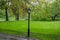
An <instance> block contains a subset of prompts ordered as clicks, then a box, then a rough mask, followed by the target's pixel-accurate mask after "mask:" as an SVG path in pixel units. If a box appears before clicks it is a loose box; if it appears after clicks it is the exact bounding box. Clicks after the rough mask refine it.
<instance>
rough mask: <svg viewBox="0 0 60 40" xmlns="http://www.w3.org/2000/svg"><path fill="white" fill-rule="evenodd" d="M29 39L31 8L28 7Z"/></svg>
mask: <svg viewBox="0 0 60 40" xmlns="http://www.w3.org/2000/svg"><path fill="white" fill-rule="evenodd" d="M27 11H28V40H30V39H29V38H30V11H31V10H30V8H28V10H27Z"/></svg>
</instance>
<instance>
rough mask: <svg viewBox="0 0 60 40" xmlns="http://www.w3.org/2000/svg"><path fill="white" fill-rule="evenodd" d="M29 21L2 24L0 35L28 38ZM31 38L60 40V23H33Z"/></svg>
mask: <svg viewBox="0 0 60 40" xmlns="http://www.w3.org/2000/svg"><path fill="white" fill-rule="evenodd" d="M27 26H28V25H27V21H13V22H12V21H9V22H0V33H4V34H12V35H20V36H25V37H27ZM30 26H31V28H30V30H31V38H38V39H41V40H60V21H51V22H49V21H31V25H30Z"/></svg>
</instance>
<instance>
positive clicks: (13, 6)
mask: <svg viewBox="0 0 60 40" xmlns="http://www.w3.org/2000/svg"><path fill="white" fill-rule="evenodd" d="M59 2H60V0H0V18H3V19H5V20H6V21H9V20H10V18H11V19H15V20H19V19H20V20H21V19H24V20H26V19H28V17H27V16H28V15H27V9H28V8H30V9H31V20H34V21H51V20H52V21H54V20H60V3H59Z"/></svg>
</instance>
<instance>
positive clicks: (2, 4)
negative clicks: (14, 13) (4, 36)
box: [0, 0, 9, 21]
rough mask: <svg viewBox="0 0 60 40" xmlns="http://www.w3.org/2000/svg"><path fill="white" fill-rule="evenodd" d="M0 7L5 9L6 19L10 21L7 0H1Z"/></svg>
mask: <svg viewBox="0 0 60 40" xmlns="http://www.w3.org/2000/svg"><path fill="white" fill-rule="evenodd" d="M0 9H5V14H6V21H8V20H9V19H8V12H7V10H8V5H7V0H0Z"/></svg>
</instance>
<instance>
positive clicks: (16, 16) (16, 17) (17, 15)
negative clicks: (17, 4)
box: [15, 13, 19, 21]
mask: <svg viewBox="0 0 60 40" xmlns="http://www.w3.org/2000/svg"><path fill="white" fill-rule="evenodd" d="M15 19H16V20H17V21H18V20H19V13H18V14H16V15H15Z"/></svg>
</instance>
